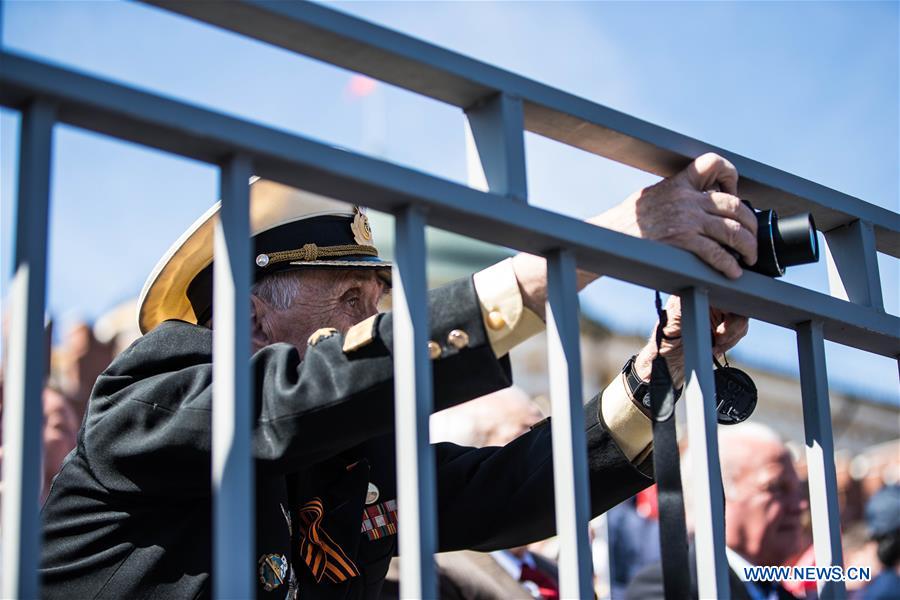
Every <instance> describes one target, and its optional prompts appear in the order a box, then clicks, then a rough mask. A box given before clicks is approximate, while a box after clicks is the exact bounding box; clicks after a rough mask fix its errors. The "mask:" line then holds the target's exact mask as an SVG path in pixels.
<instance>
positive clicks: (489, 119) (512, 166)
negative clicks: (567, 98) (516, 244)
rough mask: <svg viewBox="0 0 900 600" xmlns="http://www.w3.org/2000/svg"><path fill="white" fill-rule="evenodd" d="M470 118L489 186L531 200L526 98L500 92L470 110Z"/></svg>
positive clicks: (467, 112)
mask: <svg viewBox="0 0 900 600" xmlns="http://www.w3.org/2000/svg"><path fill="white" fill-rule="evenodd" d="M466 117H467V118H468V125H469V128H470V131H471V132H472V137H473V138H474V140H475V147H476V149H477V151H478V157H479V159H480V162H481V168H482V170H483V171H484V176H485V179H486V181H487V184H488V189H489V190H490V191H491V192H493V193H495V194H500V195H503V196H508V197H510V198H515V199H516V200H520V201H522V202H525V201H527V198H528V182H527V178H526V174H525V173H526V172H525V168H526V167H525V111H524V108H523V106H522V99H521V98H518V97H515V96H510V95H509V94H504V93H500V94H497V95H495V96H493V97H491V98H488V99H486V100H484V101H482V102H480V103H478V104H476V105H475V106H472V107H469V108H468V109H466Z"/></svg>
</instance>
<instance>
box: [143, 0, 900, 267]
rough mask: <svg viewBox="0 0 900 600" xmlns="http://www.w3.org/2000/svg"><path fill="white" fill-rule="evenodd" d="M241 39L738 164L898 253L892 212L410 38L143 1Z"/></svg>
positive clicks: (555, 123)
mask: <svg viewBox="0 0 900 600" xmlns="http://www.w3.org/2000/svg"><path fill="white" fill-rule="evenodd" d="M144 1H145V2H146V3H148V4H153V5H157V6H160V7H163V8H166V9H168V10H170V11H173V12H176V13H179V14H182V15H186V16H190V17H193V18H196V19H199V20H201V21H204V22H206V23H210V24H213V25H216V26H218V27H221V28H224V29H228V30H231V31H235V32H237V33H240V34H243V35H246V36H248V37H252V38H255V39H257V40H261V41H263V42H268V43H270V44H273V45H275V46H279V47H281V48H285V49H287V50H292V51H294V52H297V53H299V54H303V55H306V56H310V57H313V58H317V59H320V60H322V61H325V62H327V63H331V64H333V65H336V66H339V67H344V68H346V69H350V70H352V71H357V72H359V73H364V74H366V75H369V76H371V77H374V78H376V79H380V80H381V81H384V82H387V83H390V84H393V85H396V86H398V87H401V88H405V89H407V90H410V91H413V92H417V93H419V94H422V95H424V96H428V97H429V98H433V99H435V100H440V101H442V102H445V103H447V104H451V105H453V106H457V107H460V108H463V109H469V108H471V107H473V106H476V105H478V104H479V103H481V102H483V101H484V100H485V99H487V98H490V97H491V96H494V95H497V94H506V95H508V96H512V97H516V98H519V99H521V100H522V102H523V104H524V120H525V128H526V129H527V130H529V131H533V132H534V133H538V134H540V135H543V136H546V137H548V138H551V139H554V140H557V141H560V142H563V143H566V144H569V145H571V146H575V147H577V148H581V149H583V150H586V151H588V152H591V153H593V154H597V155H600V156H603V157H605V158H609V159H612V160H615V161H618V162H621V163H624V164H626V165H630V166H632V167H636V168H638V169H642V170H644V171H647V172H649V173H654V174H656V175H660V176H668V175H672V174H674V173H676V172H678V171H680V170H681V169H682V168H684V166H685V165H687V163H688V162H690V161H691V160H693V159H694V158H695V157H697V156H699V155H701V154H704V153H705V152H716V153H718V154H720V155H722V156H724V157H726V158H727V159H728V160H730V161H731V162H732V163H734V165H735V166H736V167H737V169H738V172H739V173H740V174H741V182H740V192H741V195H742V196H745V197H747V198H749V199H751V200H753V201H754V203H756V204H758V205H759V206H762V207H766V208H774V209H776V210H777V211H778V212H779V213H780V214H783V215H785V216H787V215H791V214H795V213H798V212H804V211H808V212H811V213H812V214H813V217H814V218H815V220H816V225H817V226H818V228H819V229H820V230H821V231H823V232H828V231H831V230H832V229H836V228H839V227H842V226H846V225H850V224H851V223H853V222H854V221H857V220H861V221H864V222H868V223H872V224H873V225H874V227H875V239H876V246H877V249H878V251H880V252H883V253H885V254H888V255H890V256H894V257H900V215H898V214H897V213H895V212H892V211H890V210H887V209H884V208H881V207H879V206H876V205H874V204H870V203H867V202H864V201H862V200H860V199H859V198H855V197H853V196H850V195H848V194H844V193H841V192H838V191H836V190H833V189H831V188H828V187H826V186H823V185H820V184H817V183H814V182H812V181H809V180H807V179H803V178H802V177H798V176H796V175H792V174H791V173H787V172H785V171H782V170H779V169H776V168H774V167H771V166H769V165H766V164H763V163H761V162H758V161H755V160H753V159H750V158H746V157H744V156H741V155H739V154H736V153H734V152H729V151H728V150H725V149H723V148H719V147H717V146H713V145H711V144H707V143H705V142H702V141H700V140H697V139H694V138H691V137H688V136H685V135H682V134H679V133H676V132H674V131H671V130H669V129H666V128H664V127H660V126H658V125H654V124H652V123H648V122H647V121H643V120H641V119H638V118H636V117H632V116H630V115H627V114H625V113H622V112H619V111H616V110H613V109H610V108H608V107H606V106H603V105H601V104H598V103H595V102H591V101H589V100H586V99H584V98H580V97H578V96H575V95H573V94H570V93H568V92H564V91H562V90H559V89H556V88H553V87H551V86H548V85H544V84H541V83H538V82H536V81H534V80H531V79H528V78H527V77H522V76H520V75H516V74H514V73H511V72H509V71H505V70H503V69H500V68H498V67H495V66H493V65H489V64H486V63H484V62H481V61H478V60H475V59H473V58H469V57H467V56H464V55H462V54H458V53H456V52H453V51H450V50H447V49H445V48H441V47H439V46H436V45H433V44H429V43H427V42H424V41H422V40H419V39H416V38H414V37H411V36H408V35H405V34H402V33H399V32H396V31H393V30H391V29H388V28H385V27H381V26H379V25H375V24H373V23H369V22H367V21H364V20H362V19H358V18H356V17H353V16H350V15H346V14H342V13H339V12H336V11H334V10H333V9H330V8H327V7H324V6H319V5H316V4H313V3H308V2H278V1H271V0H230V1H229V2H228V3H227V6H225V7H222V6H220V5H219V3H216V2H185V1H183V0H144Z"/></svg>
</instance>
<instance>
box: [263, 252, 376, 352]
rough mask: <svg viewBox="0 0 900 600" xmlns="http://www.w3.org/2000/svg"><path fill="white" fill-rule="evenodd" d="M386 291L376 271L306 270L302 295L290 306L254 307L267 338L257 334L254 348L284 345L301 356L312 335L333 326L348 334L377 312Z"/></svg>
mask: <svg viewBox="0 0 900 600" xmlns="http://www.w3.org/2000/svg"><path fill="white" fill-rule="evenodd" d="M386 292H387V285H386V284H385V283H384V281H382V280H381V279H380V278H379V277H378V275H377V274H376V272H375V270H374V269H359V270H351V269H315V270H312V269H311V270H308V271H304V272H303V273H302V275H301V279H300V292H299V293H298V295H297V297H296V298H295V300H294V302H293V304H292V305H291V306H290V307H288V308H287V309H285V310H277V309H274V308H272V307H268V306H260V305H259V303H256V304H255V306H254V309H255V310H256V313H257V315H256V318H257V319H258V322H259V327H260V329H261V330H262V333H263V334H264V339H263V340H262V341H258V340H257V338H256V335H255V334H254V345H255V346H257V347H261V346H264V345H266V344H273V343H276V342H285V343H288V344H291V345H293V346H295V347H296V348H297V350H298V351H299V352H300V355H301V357H302V356H303V355H304V354H305V353H306V348H307V342H308V340H309V336H310V335H312V334H313V332H315V331H316V330H318V329H322V328H323V327H333V328H335V329H337V330H338V331H340V332H341V333H342V334H343V333H347V330H348V329H350V327H352V326H353V325H355V324H356V323H359V322H360V321H363V320H365V319H367V318H368V317H371V316H372V315H374V314H376V313H377V312H378V302H379V301H380V300H381V298H382V296H383V295H384V294H385V293H386ZM256 349H258V348H256Z"/></svg>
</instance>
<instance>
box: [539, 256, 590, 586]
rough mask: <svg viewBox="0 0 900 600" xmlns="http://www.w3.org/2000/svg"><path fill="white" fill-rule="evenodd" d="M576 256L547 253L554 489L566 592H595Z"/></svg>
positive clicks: (561, 565) (561, 578)
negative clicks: (590, 532)
mask: <svg viewBox="0 0 900 600" xmlns="http://www.w3.org/2000/svg"><path fill="white" fill-rule="evenodd" d="M577 293H578V292H577V287H576V275H575V259H574V257H573V256H572V254H571V253H570V252H568V251H565V250H558V251H555V252H551V253H549V254H548V255H547V367H548V368H547V370H548V372H549V374H550V409H551V414H552V415H553V418H552V419H551V421H550V426H551V428H552V434H553V492H554V501H555V504H556V533H557V535H558V536H559V545H560V548H559V582H560V597H561V598H592V597H593V595H594V586H593V582H592V579H591V575H592V572H593V569H592V564H591V548H590V544H589V542H588V522H589V521H590V518H591V514H590V492H589V490H588V471H587V445H586V441H585V433H584V410H583V408H582V402H583V399H582V392H581V352H580V348H579V344H580V337H579V330H578V329H579V327H578V316H579V312H578V295H577Z"/></svg>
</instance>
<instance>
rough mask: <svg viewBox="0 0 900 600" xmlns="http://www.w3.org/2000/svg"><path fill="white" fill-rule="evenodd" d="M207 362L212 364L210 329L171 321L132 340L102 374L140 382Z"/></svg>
mask: <svg viewBox="0 0 900 600" xmlns="http://www.w3.org/2000/svg"><path fill="white" fill-rule="evenodd" d="M207 363H212V330H210V329H207V328H206V327H200V326H198V325H193V324H191V323H186V322H184V321H175V320H172V321H164V322H163V323H161V324H159V325H158V326H157V327H155V328H154V329H153V330H152V331H149V332H147V333H146V334H144V335H143V336H141V337H140V338H138V339H137V340H135V341H134V343H132V344H131V346H129V347H128V348H127V349H126V350H124V351H123V352H122V353H121V354H119V355H118V356H117V357H116V358H115V359H114V360H113V362H112V363H111V364H110V365H109V367H108V368H107V369H106V371H104V373H103V375H105V376H112V377H116V376H129V377H133V378H135V379H143V378H145V377H148V376H152V375H157V374H160V373H166V372H171V371H177V370H181V369H184V368H186V367H190V366H195V365H201V364H207Z"/></svg>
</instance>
